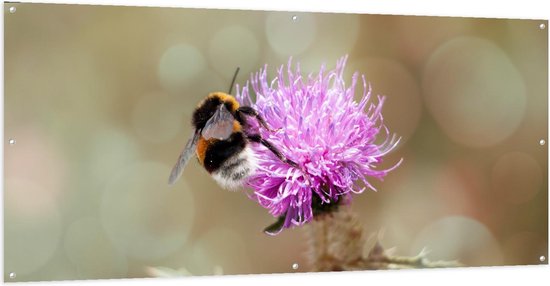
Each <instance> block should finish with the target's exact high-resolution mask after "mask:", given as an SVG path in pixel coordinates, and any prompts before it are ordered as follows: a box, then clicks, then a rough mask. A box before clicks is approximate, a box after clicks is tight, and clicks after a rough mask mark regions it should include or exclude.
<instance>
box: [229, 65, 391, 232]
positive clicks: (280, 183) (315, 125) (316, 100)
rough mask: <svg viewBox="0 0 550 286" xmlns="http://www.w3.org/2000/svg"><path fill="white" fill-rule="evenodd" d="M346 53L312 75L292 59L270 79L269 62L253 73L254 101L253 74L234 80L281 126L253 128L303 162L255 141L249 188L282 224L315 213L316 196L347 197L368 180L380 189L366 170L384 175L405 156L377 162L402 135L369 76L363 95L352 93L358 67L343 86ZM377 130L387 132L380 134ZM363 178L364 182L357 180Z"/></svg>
mask: <svg viewBox="0 0 550 286" xmlns="http://www.w3.org/2000/svg"><path fill="white" fill-rule="evenodd" d="M346 60H347V57H343V58H341V59H340V60H339V61H338V62H337V66H336V69H334V70H329V71H326V70H325V66H324V65H323V66H322V67H321V70H320V71H319V73H318V74H316V75H315V74H310V75H309V76H308V77H307V78H306V77H303V76H302V75H301V73H300V66H299V64H298V66H297V67H296V69H295V70H294V71H293V70H292V69H291V60H289V63H288V66H287V70H286V74H285V72H284V69H283V68H284V66H281V68H279V70H278V72H277V77H276V78H275V79H274V80H273V81H271V84H270V83H268V80H267V66H265V67H264V68H263V69H261V70H260V71H259V72H258V73H256V74H254V75H252V77H251V80H250V82H251V85H252V88H253V90H254V93H255V95H256V100H255V101H253V100H252V98H251V91H250V90H249V83H248V82H247V84H246V85H245V86H244V87H243V88H242V89H239V88H238V87H237V96H236V97H237V100H239V102H241V103H242V104H243V105H248V106H251V107H253V108H255V109H256V110H258V111H259V112H260V114H262V115H263V117H264V119H265V120H266V121H267V123H268V124H269V125H270V126H272V127H273V128H281V129H280V130H279V131H278V132H270V131H268V130H265V129H263V128H254V127H253V129H254V130H258V132H260V135H261V136H262V137H263V138H265V139H267V140H268V141H270V142H271V143H272V144H273V145H275V146H277V148H278V149H279V150H280V151H281V152H282V153H283V154H284V155H285V156H286V157H287V158H288V159H290V160H292V161H294V162H296V163H297V164H298V165H299V168H295V167H292V166H290V165H288V164H285V163H283V162H282V161H281V160H279V159H278V158H277V157H276V156H275V155H274V154H273V153H272V152H270V151H269V150H267V149H266V148H265V147H263V146H261V145H260V144H253V147H252V148H253V149H254V151H255V152H256V154H257V157H258V164H259V166H258V170H257V171H256V173H255V174H254V175H252V176H251V177H250V178H249V179H248V181H247V185H248V186H249V187H251V188H252V189H253V190H254V192H253V193H252V194H250V195H249V196H250V197H251V198H252V199H254V200H256V201H257V202H258V203H259V204H260V205H261V206H263V207H264V208H267V209H268V210H269V212H270V213H271V214H272V215H273V216H276V217H279V218H280V224H281V226H280V227H281V228H280V229H278V230H277V231H280V230H282V229H283V228H290V227H293V226H300V225H302V224H304V223H307V222H309V221H311V220H312V218H313V216H314V212H315V210H314V209H313V207H315V206H313V207H312V201H313V202H314V203H315V204H321V205H325V204H327V205H330V204H334V203H339V202H342V201H344V202H347V201H349V200H350V199H351V194H352V193H356V194H358V193H362V192H363V191H364V190H365V188H369V189H372V190H375V188H374V187H373V186H372V184H371V183H370V182H369V180H368V178H369V177H374V178H377V179H380V180H381V179H383V177H384V176H386V175H387V174H388V172H390V171H391V170H393V169H395V168H396V167H397V166H399V164H400V163H401V161H399V162H398V163H397V164H395V165H394V166H393V167H391V168H389V169H385V170H377V169H376V167H377V165H378V164H380V163H381V162H382V158H383V157H384V155H386V154H388V153H389V152H390V151H391V150H393V149H394V148H395V147H396V146H397V144H398V143H399V139H398V138H396V136H395V135H390V132H389V130H388V129H387V128H386V126H385V125H384V124H383V118H382V105H383V103H384V97H382V96H378V101H377V103H372V102H371V101H370V99H371V96H370V95H371V88H370V85H369V86H368V88H367V82H366V80H365V77H364V76H362V83H363V94H362V97H361V100H360V101H359V102H356V101H355V100H354V93H355V87H356V84H357V80H358V76H359V75H358V73H355V74H354V75H353V77H352V82H351V86H349V87H346V86H345V83H344V79H343V73H344V67H345V64H346ZM256 127H257V126H256ZM379 133H383V135H385V139H384V140H377V139H379V138H378V136H379ZM378 141H383V142H382V143H379V144H377V143H376V142H378ZM359 181H362V182H363V183H364V185H365V186H366V187H363V188H360V187H359V186H358V185H357V182H359ZM270 234H276V233H270Z"/></svg>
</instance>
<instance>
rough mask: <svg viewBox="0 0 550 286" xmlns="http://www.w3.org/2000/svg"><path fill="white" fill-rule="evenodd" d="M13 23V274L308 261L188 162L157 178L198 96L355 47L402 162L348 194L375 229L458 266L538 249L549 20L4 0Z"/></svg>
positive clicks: (185, 132) (137, 272) (8, 219)
mask: <svg viewBox="0 0 550 286" xmlns="http://www.w3.org/2000/svg"><path fill="white" fill-rule="evenodd" d="M10 7H15V8H16V11H15V13H11V12H10V10H9V9H10ZM294 16H296V17H295V18H293V17H294ZM4 21H5V71H4V74H5V78H4V81H5V90H4V100H5V103H4V106H5V112H4V113H5V119H4V120H5V136H4V137H5V138H6V141H7V142H6V144H5V147H4V154H5V162H4V164H5V165H4V169H5V174H4V178H5V184H4V186H3V187H4V204H5V205H4V220H5V221H4V235H5V237H4V243H5V244H4V251H5V253H4V259H5V260H4V261H5V262H4V263H5V266H4V267H5V269H4V279H5V280H6V281H8V280H12V281H34V280H65V279H96V278H125V277H147V276H149V275H150V272H148V270H147V269H148V267H167V268H171V269H175V270H178V271H179V272H181V273H191V274H192V275H213V274H220V273H223V274H248V273H282V272H295V271H307V266H306V264H305V261H304V260H305V259H304V255H303V254H304V251H305V249H306V246H305V242H304V234H303V232H302V230H301V229H292V230H286V231H284V232H283V233H281V234H280V235H278V236H276V237H270V236H267V235H265V234H263V233H262V232H261V230H262V229H263V228H264V227H265V226H267V225H268V224H270V223H271V222H272V221H273V220H274V219H273V218H272V217H271V216H270V215H269V214H268V213H267V211H266V210H264V209H263V208H261V207H260V206H259V205H258V204H257V203H255V202H254V201H251V200H249V199H248V198H247V197H246V195H245V194H244V193H240V192H228V191H225V190H222V189H220V188H219V187H218V186H217V185H216V183H215V182H214V181H213V180H212V179H211V178H210V177H209V175H208V174H207V173H206V171H204V170H203V169H201V168H200V166H199V165H198V164H197V163H195V162H191V163H190V164H189V165H188V167H187V168H186V170H185V172H184V174H183V178H182V179H181V180H180V181H179V182H178V183H177V184H176V185H175V186H172V187H169V186H168V185H167V183H166V182H167V178H168V174H169V172H170V169H171V167H172V165H173V164H174V163H175V161H176V159H177V156H178V154H179V152H180V151H181V149H182V148H183V146H184V144H185V142H186V140H187V137H188V136H189V134H190V131H191V126H190V123H189V120H190V116H191V113H192V111H193V109H194V108H195V106H196V104H197V103H198V102H199V101H200V100H201V99H202V98H203V97H204V96H206V95H207V93H209V92H211V91H218V90H221V91H226V90H227V89H228V87H229V83H230V80H231V77H232V75H233V72H234V70H235V68H236V67H237V66H239V67H241V72H240V74H239V76H238V78H237V83H238V84H240V85H242V84H244V83H245V82H246V80H247V79H248V78H249V76H250V73H251V72H255V71H257V70H258V69H260V68H261V67H263V66H264V64H268V67H269V72H270V73H271V75H272V76H273V75H274V72H275V69H276V68H278V67H279V66H280V65H282V64H286V63H287V61H288V58H289V57H290V56H292V57H293V59H294V61H297V62H300V63H301V66H302V70H303V72H304V73H309V72H315V71H318V69H319V67H320V65H321V64H323V63H326V64H327V66H328V67H334V66H335V63H336V61H337V60H338V59H339V58H340V57H342V56H344V55H346V54H347V55H349V59H348V65H347V75H346V76H347V77H348V78H350V77H351V74H352V73H353V72H354V71H358V72H360V73H361V74H365V75H366V78H367V81H369V82H370V83H371V84H372V87H373V92H374V93H375V94H381V95H386V96H387V101H386V103H385V105H384V111H383V114H384V116H385V121H386V124H387V126H388V127H389V128H390V130H392V131H393V132H396V133H397V134H399V135H400V136H402V138H403V139H402V143H401V144H400V147H399V148H398V149H397V150H396V151H395V152H393V153H392V154H391V155H390V156H388V157H387V158H386V161H385V162H384V163H385V166H390V165H393V164H394V163H395V162H397V161H398V160H399V159H400V158H404V162H403V164H402V165H401V166H400V167H399V168H398V169H397V170H395V171H394V172H392V173H391V174H390V175H388V176H387V177H386V179H385V181H384V182H378V181H373V183H374V185H375V186H376V187H377V189H378V190H379V191H378V192H368V191H367V192H365V193H363V194H361V195H358V196H356V197H355V200H354V202H353V205H352V208H353V209H354V210H355V211H356V212H357V213H358V214H359V215H360V218H361V220H362V222H363V223H364V226H365V229H366V231H367V233H368V235H370V236H371V237H374V236H376V237H381V242H382V244H383V245H384V246H385V247H387V248H390V247H396V254H399V255H416V254H418V253H419V252H420V251H421V250H422V249H423V248H425V247H426V248H428V249H429V250H430V251H431V252H430V254H429V256H428V257H429V258H430V259H433V260H438V259H444V260H454V259H458V260H460V261H461V262H463V263H464V264H466V265H468V266H482V265H522V264H540V263H541V261H540V257H541V256H545V257H547V254H548V244H547V242H548V216H547V213H548V204H547V202H548V191H547V189H548V184H547V181H548V175H547V174H548V161H547V143H546V141H547V137H548V134H547V133H548V132H547V130H548V126H547V117H548V97H547V95H548V81H547V79H548V66H547V63H548V54H547V50H548V46H547V43H548V32H547V29H548V23H547V21H538V20H506V19H471V18H444V17H413V16H377V15H354V14H320V13H290V12H261V11H229V10H198V9H181V8H137V7H136V8H135V7H108V6H104V7H100V6H88V5H82V6H80V5H49V4H48V5H47V4H9V3H8V4H5V5H4ZM541 24H544V25H545V26H544V27H541V26H540V25H541ZM8 140H14V141H11V143H12V144H10V143H8V142H9V141H8ZM541 140H542V141H541ZM294 263H298V264H299V265H300V268H299V269H298V270H294V269H292V267H291V266H292V264H294ZM544 263H546V262H544ZM11 272H13V273H15V274H16V277H15V278H13V279H11V278H9V273H11Z"/></svg>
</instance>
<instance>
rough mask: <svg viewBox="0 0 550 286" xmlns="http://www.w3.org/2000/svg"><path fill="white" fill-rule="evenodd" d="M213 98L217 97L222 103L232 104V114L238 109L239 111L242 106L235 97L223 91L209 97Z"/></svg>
mask: <svg viewBox="0 0 550 286" xmlns="http://www.w3.org/2000/svg"><path fill="white" fill-rule="evenodd" d="M212 97H217V98H219V99H220V100H221V101H223V102H228V103H230V104H231V110H230V111H231V112H235V111H236V110H237V109H239V107H240V104H239V102H238V101H237V100H236V99H235V97H233V96H232V95H230V94H227V93H225V92H221V91H218V92H212V93H210V94H209V95H208V98H212Z"/></svg>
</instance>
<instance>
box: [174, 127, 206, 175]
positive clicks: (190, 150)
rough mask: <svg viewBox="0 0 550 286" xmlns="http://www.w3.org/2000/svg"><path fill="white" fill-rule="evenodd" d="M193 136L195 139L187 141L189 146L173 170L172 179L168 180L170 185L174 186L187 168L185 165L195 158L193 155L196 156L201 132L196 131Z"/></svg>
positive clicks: (186, 146)
mask: <svg viewBox="0 0 550 286" xmlns="http://www.w3.org/2000/svg"><path fill="white" fill-rule="evenodd" d="M192 136H193V137H191V138H189V140H188V141H187V144H186V145H185V148H184V149H183V151H181V154H180V156H179V158H178V161H177V162H176V165H174V167H173V168H172V172H171V173H170V178H169V179H168V184H170V185H173V184H174V183H175V182H176V181H177V180H178V179H179V177H180V176H181V173H183V168H185V165H187V162H189V159H191V157H193V155H194V154H195V150H196V149H197V142H199V138H200V132H199V131H198V130H195V131H194V132H193V134H192Z"/></svg>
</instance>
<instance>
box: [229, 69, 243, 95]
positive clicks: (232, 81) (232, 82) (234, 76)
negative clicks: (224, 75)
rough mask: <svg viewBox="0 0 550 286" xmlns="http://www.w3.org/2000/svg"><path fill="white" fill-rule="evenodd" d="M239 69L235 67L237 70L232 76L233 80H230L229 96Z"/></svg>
mask: <svg viewBox="0 0 550 286" xmlns="http://www.w3.org/2000/svg"><path fill="white" fill-rule="evenodd" d="M240 69H241V68H240V67H237V70H236V71H235V74H234V75H233V79H232V80H231V85H230V86H229V92H228V94H231V92H232V91H233V85H234V84H235V80H236V79H237V75H238V74H239V70H240Z"/></svg>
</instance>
